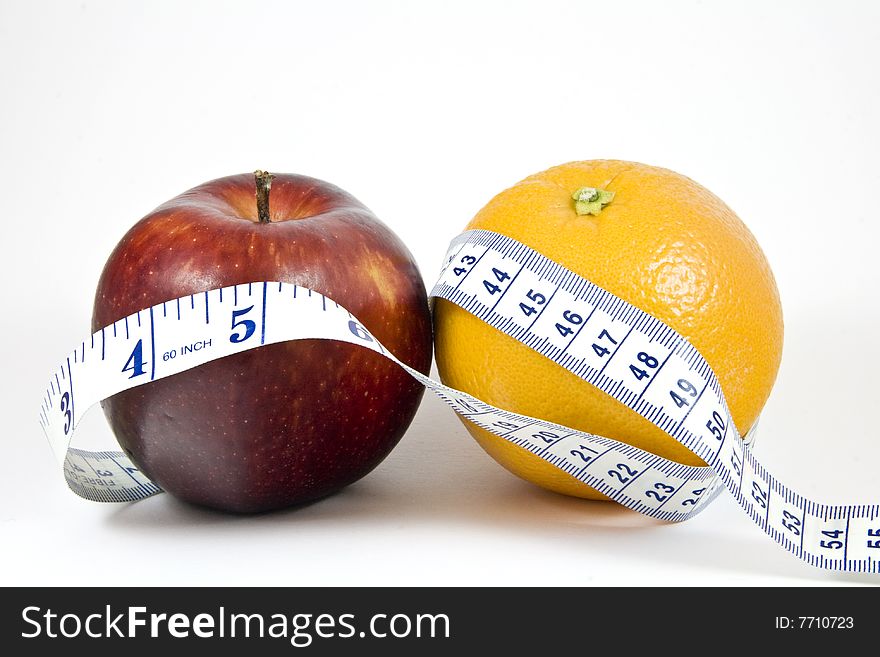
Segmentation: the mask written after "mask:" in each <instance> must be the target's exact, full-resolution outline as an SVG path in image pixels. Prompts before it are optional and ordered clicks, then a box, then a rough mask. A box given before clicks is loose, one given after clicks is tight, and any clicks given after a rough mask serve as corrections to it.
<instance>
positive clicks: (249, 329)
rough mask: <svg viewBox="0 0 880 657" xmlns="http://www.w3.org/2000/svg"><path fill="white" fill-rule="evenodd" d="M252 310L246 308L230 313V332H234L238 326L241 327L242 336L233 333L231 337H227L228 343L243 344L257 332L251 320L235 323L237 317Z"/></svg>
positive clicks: (251, 307) (250, 307)
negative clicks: (242, 328)
mask: <svg viewBox="0 0 880 657" xmlns="http://www.w3.org/2000/svg"><path fill="white" fill-rule="evenodd" d="M253 309H254V307H253V306H248V307H247V308H242V309H241V310H233V311H232V330H233V331H235V329H237V328H238V327H239V326H243V327H244V335H242V334H241V333H239V332H237V331H235V332H234V333H233V334H232V335H230V336H229V341H230V342H235V343H238V342H244V341H245V340H247V339H248V338H249V337H251V336H252V335H253V334H254V331H256V330H257V324H256V322H254V320H252V319H241V320H239V321H235V320H236V319H237V318H238V317H240V316H241V315H247V314H248V313H249V312H250V311H252V310H253Z"/></svg>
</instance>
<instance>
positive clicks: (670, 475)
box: [40, 230, 880, 573]
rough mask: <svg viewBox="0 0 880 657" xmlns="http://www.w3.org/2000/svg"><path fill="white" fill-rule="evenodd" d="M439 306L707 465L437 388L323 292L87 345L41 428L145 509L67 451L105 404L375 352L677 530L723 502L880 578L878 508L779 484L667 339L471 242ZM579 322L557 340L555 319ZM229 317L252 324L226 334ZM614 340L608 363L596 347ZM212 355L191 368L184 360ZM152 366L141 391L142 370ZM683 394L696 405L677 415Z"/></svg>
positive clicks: (137, 492) (472, 234)
mask: <svg viewBox="0 0 880 657" xmlns="http://www.w3.org/2000/svg"><path fill="white" fill-rule="evenodd" d="M444 262H445V265H444V267H443V270H442V271H441V273H440V277H439V279H438V281H437V283H436V285H435V286H434V289H433V290H432V292H431V295H432V296H435V297H442V298H444V299H447V300H449V301H451V302H452V303H455V304H457V305H459V306H461V307H462V308H464V309H465V310H467V311H468V312H470V313H472V314H474V315H475V316H477V317H479V318H480V319H481V320H483V321H485V322H487V323H488V324H490V325H491V326H493V327H495V328H496V329H498V330H499V331H502V332H504V333H506V334H507V335H510V336H511V337H513V338H515V339H517V340H519V341H521V342H523V343H524V344H526V345H528V346H529V347H531V348H532V349H535V350H536V351H538V352H539V353H541V354H543V355H544V356H546V357H547V358H550V359H551V360H553V361H554V362H556V363H557V364H558V365H559V366H560V367H564V368H565V369H567V370H569V371H571V372H573V373H575V374H576V375H578V376H580V377H581V378H583V379H585V380H586V381H589V382H590V383H592V384H593V385H595V386H597V387H598V388H600V389H602V390H603V391H605V392H606V393H608V394H609V395H611V396H612V397H614V398H615V399H617V400H619V401H620V402H622V403H624V404H626V405H627V406H628V407H629V408H631V409H632V410H634V411H635V412H637V413H639V414H640V415H642V416H643V417H645V418H647V419H648V420H650V421H651V422H653V423H654V424H656V425H657V426H658V427H660V428H661V429H663V430H664V431H666V432H667V433H668V434H670V435H671V436H673V437H674V438H675V439H676V440H678V441H679V442H681V443H682V444H683V445H684V446H685V447H687V448H688V449H690V450H691V451H692V452H694V453H695V454H697V455H698V456H700V457H701V458H702V459H703V460H704V461H705V462H706V463H708V464H709V465H708V467H706V466H704V467H693V466H686V465H682V464H680V463H675V462H673V461H669V460H667V459H664V458H661V457H659V456H657V455H655V454H651V453H649V452H645V451H643V450H641V449H638V448H636V447H632V446H630V445H626V444H624V443H620V442H618V441H616V440H612V439H609V438H604V437H601V436H595V435H591V434H587V433H583V432H580V431H575V430H573V429H570V428H567V427H563V426H560V425H557V424H554V423H552V422H546V421H544V420H541V419H538V418H532V417H527V416H523V415H519V414H517V413H512V412H510V411H506V410H503V409H499V408H495V407H494V406H491V405H489V404H486V403H485V402H483V401H481V400H479V399H476V398H475V397H472V396H471V395H468V394H466V393H464V392H460V391H458V390H454V389H452V388H449V387H448V386H445V385H443V384H441V383H438V382H437V381H434V380H432V379H430V378H428V377H426V376H424V375H423V374H421V373H420V372H418V371H416V370H414V369H412V368H411V367H409V366H407V365H406V364H405V363H402V362H400V361H399V360H397V358H395V357H394V355H393V354H391V353H389V352H388V350H387V349H385V348H384V347H383V346H382V345H381V344H380V343H379V341H378V340H376V338H375V337H374V336H373V335H371V334H370V332H369V331H368V330H367V329H366V328H364V326H363V325H362V324H361V323H360V322H359V321H358V320H357V318H356V317H354V316H353V315H352V314H351V313H349V312H348V311H347V310H346V309H345V308H343V307H342V306H340V305H339V304H337V303H336V302H334V301H333V300H332V299H329V298H327V297H325V296H323V295H321V294H319V293H318V292H314V291H312V290H309V289H306V288H302V287H298V286H295V285H291V284H287V283H278V282H256V283H250V284H243V285H236V286H233V287H226V288H218V289H214V290H208V291H206V292H203V293H199V294H195V295H192V296H187V297H183V298H180V299H174V300H171V301H167V302H165V303H161V304H158V305H155V306H153V307H151V308H146V309H144V310H141V311H139V312H137V313H135V314H133V315H130V316H128V317H126V318H124V319H121V320H119V321H117V322H116V323H114V324H113V325H111V326H107V327H105V328H103V329H101V330H100V331H98V332H97V333H95V334H93V335H92V336H91V337H90V338H88V339H87V340H85V341H83V342H82V344H81V345H80V346H79V347H78V348H77V349H75V350H74V351H73V352H72V353H71V354H70V356H68V357H67V359H66V360H65V361H64V362H63V363H62V364H61V366H60V367H59V368H58V369H57V370H56V372H55V373H54V374H53V376H52V377H51V379H50V382H49V388H48V389H47V390H46V395H45V397H44V399H43V402H42V404H41V406H40V424H41V426H42V428H43V430H44V432H45V433H46V436H47V437H48V439H49V443H50V445H51V446H52V449H53V451H54V452H55V455H56V457H57V458H58V459H59V461H60V462H61V463H62V464H63V468H64V476H65V479H66V480H67V483H68V485H69V486H70V488H71V489H72V490H73V491H74V492H75V493H77V494H78V495H80V496H82V497H84V498H86V499H89V500H95V501H102V502H123V501H131V500H138V499H142V498H145V497H149V496H150V495H154V494H156V493H159V492H161V489H160V488H159V487H158V486H157V485H156V484H154V483H153V482H151V481H150V480H149V479H147V478H146V477H145V476H144V475H143V474H142V473H141V472H140V471H139V470H138V469H137V468H136V467H135V466H134V465H133V464H132V462H131V461H130V460H129V459H128V457H126V456H125V454H123V453H122V452H118V451H103V452H93V451H84V450H81V449H75V448H74V447H72V442H71V439H72V438H73V433H74V429H75V428H76V426H77V424H78V422H79V420H80V418H81V417H82V414H83V413H84V412H85V411H86V410H87V409H88V408H89V407H91V406H93V405H94V404H95V403H97V402H99V401H101V400H102V399H105V398H107V397H109V396H111V395H114V394H116V393H118V392H121V391H123V390H127V389H128V388H133V387H135V386H138V385H141V384H143V383H148V382H150V381H153V380H155V379H160V378H163V377H166V376H171V375H172V374H176V373H178V372H182V371H184V370H187V369H190V368H192V367H196V366H198V365H201V364H202V363H205V362H208V361H210V360H214V359H217V358H222V357H224V356H228V355H230V354H233V353H237V352H241V351H246V350H248V349H253V348H255V347H259V346H260V345H264V344H271V343H276V342H285V341H287V340H299V339H304V338H321V339H327V340H340V341H343V342H349V343H352V344H356V345H360V346H362V347H364V348H366V349H372V350H373V351H376V352H378V353H380V354H382V355H383V356H385V357H387V358H389V359H391V360H392V361H394V362H395V363H397V364H398V365H399V366H400V367H402V368H403V369H405V370H406V371H407V372H409V373H410V374H411V375H412V376H413V377H414V378H416V379H417V380H418V381H419V382H421V383H422V384H423V385H425V386H426V387H428V388H430V389H431V390H433V391H434V392H435V393H436V394H437V395H438V396H439V397H440V398H441V399H443V400H444V401H445V402H446V403H447V404H449V406H451V407H452V409H453V410H454V411H455V412H456V413H458V414H459V415H461V416H462V417H464V418H466V419H467V420H469V421H471V422H473V423H475V424H477V425H478V426H480V427H482V428H484V429H486V430H488V431H491V432H492V433H495V434H497V435H499V436H501V437H502V438H505V439H506V440H509V441H510V442H512V443H514V444H516V445H519V446H520V447H523V448H525V449H527V450H529V451H530V452H532V453H534V454H536V455H538V456H540V457H541V458H543V459H545V460H547V461H549V462H550V463H552V464H553V465H555V466H556V467H558V468H561V469H562V470H564V471H565V472H567V473H569V474H571V475H572V476H574V477H576V478H577V479H579V480H580V481H582V482H584V483H586V484H588V485H590V486H592V487H593V488H595V489H597V490H599V491H601V492H602V493H604V494H605V495H607V496H608V497H610V498H611V499H613V500H615V501H616V502H619V503H620V504H623V505H624V506H627V507H629V508H630V509H634V510H636V511H639V512H641V513H643V514H645V515H648V516H651V517H654V518H658V519H661V520H668V521H674V522H675V521H682V520H687V519H688V518H690V517H692V516H694V515H696V514H697V513H699V512H700V511H701V510H702V509H703V508H705V506H706V505H707V504H708V503H709V502H710V501H711V500H712V499H714V498H715V496H716V495H717V494H718V493H719V492H720V491H721V490H722V488H726V489H727V490H728V492H729V493H730V494H731V495H733V496H734V498H736V500H737V502H738V503H739V504H740V506H741V507H742V508H743V509H744V510H745V512H746V513H747V514H748V515H749V517H751V518H752V520H753V521H754V522H755V524H757V525H758V526H759V527H760V528H761V529H762V530H764V532H765V533H766V534H768V535H769V536H770V537H771V538H773V540H775V541H776V542H777V543H778V544H779V545H781V546H782V547H784V548H785V549H786V550H788V551H789V552H792V553H793V554H795V555H796V556H798V557H799V558H801V559H802V560H804V561H806V562H807V563H810V564H812V565H814V566H817V567H820V568H827V569H834V570H846V571H854V572H873V573H877V572H880V505H876V504H875V505H867V504H864V505H852V506H840V505H828V504H821V503H818V502H814V501H812V500H808V499H806V498H805V497H803V496H802V495H799V494H798V493H796V492H794V491H793V490H792V489H790V488H789V487H787V486H785V485H783V484H782V483H781V482H780V481H779V480H777V479H776V478H775V477H773V476H772V475H771V474H770V473H769V472H768V471H767V470H766V469H765V468H764V467H763V466H762V465H761V464H760V463H759V462H758V461H757V460H756V459H755V457H754V455H753V453H752V451H751V449H750V447H749V445H748V444H747V443H746V442H744V441H743V439H742V438H741V437H740V435H739V433H738V432H737V429H736V427H735V426H734V424H733V422H732V420H731V415H730V411H729V410H728V408H727V404H726V403H725V401H724V394H723V392H722V391H721V388H720V386H719V384H718V381H717V379H716V378H715V375H714V374H713V372H712V370H711V368H710V367H709V364H708V363H707V362H706V361H705V360H704V359H703V357H702V356H701V355H700V354H699V352H697V350H696V349H695V348H694V347H693V346H692V345H691V344H690V343H689V342H688V341H687V340H685V338H683V337H682V336H681V335H679V334H678V333H676V332H675V331H674V330H673V329H671V328H670V327H669V326H666V325H665V324H664V323H662V322H661V321H659V320H658V319H656V318H654V317H652V316H650V315H648V314H646V313H644V312H642V311H641V310H639V309H638V308H636V307H634V306H632V305H630V304H629V303H627V302H625V301H623V300H622V299H620V298H618V297H616V296H614V295H613V294H611V293H610V292H607V291H605V290H603V289H602V288H600V287H598V286H596V285H594V284H593V283H591V282H589V281H587V280H585V279H584V278H581V277H580V276H578V275H576V274H575V273H573V272H571V271H570V270H568V269H566V268H564V267H563V266H561V265H559V264H557V263H555V262H553V261H552V260H549V259H548V258H546V257H544V256H542V255H541V254H539V253H537V252H536V251H534V250H532V249H530V248H529V247H527V246H525V245H524V244H521V243H520V242H517V241H516V240H513V239H510V238H508V237H505V236H503V235H499V234H497V233H492V232H489V231H483V230H476V231H468V232H466V233H463V234H462V235H460V236H459V237H457V238H456V239H454V240H453V241H452V243H451V244H450V246H449V250H448V252H447V254H446V258H445V260H444ZM493 268H494V269H498V270H500V271H504V272H506V273H508V274H509V277H508V278H505V280H504V282H501V283H499V287H500V289H497V290H495V291H494V292H493V291H490V290H488V288H487V287H486V286H484V285H482V281H483V280H484V279H486V278H487V277H488V274H490V273H491V271H492V269H493ZM538 285H541V286H542V289H547V290H548V293H547V295H546V299H547V300H546V303H545V304H544V305H543V306H542V309H541V311H540V312H539V313H537V314H536V316H535V317H529V318H525V317H522V316H521V315H522V314H521V313H519V314H518V313H515V312H513V308H515V307H516V303H517V300H518V296H517V295H518V294H519V295H520V296H522V294H524V293H525V292H524V291H526V290H529V289H537V286H538ZM575 316H577V318H578V319H580V320H581V321H580V322H578V323H572V327H571V328H572V330H571V331H570V332H566V334H565V335H562V333H563V332H561V331H557V330H555V328H554V327H555V323H556V322H557V321H559V318H560V317H568V318H573V317H575ZM230 317H234V318H236V319H237V320H238V321H239V322H243V321H244V320H247V321H248V326H249V327H250V326H253V330H251V331H248V332H247V333H246V334H245V337H242V335H241V334H240V333H238V332H235V333H234V335H233V334H231V332H230V329H229V326H230V322H229V319H230ZM612 323H613V325H614V326H616V327H623V331H619V330H618V331H617V332H616V336H617V341H616V343H614V344H613V345H612V347H613V349H612V350H611V351H609V352H608V353H607V354H605V355H604V356H599V355H598V354H597V353H596V352H594V351H593V350H592V349H591V348H590V345H591V344H592V342H593V340H594V338H595V337H596V336H597V335H599V334H600V333H601V332H602V331H603V330H604V329H606V328H610V327H611V326H612ZM196 343H198V344H199V345H201V348H200V349H198V350H191V351H190V352H189V353H186V354H182V353H181V354H178V353H176V352H175V355H174V357H169V356H170V354H171V353H172V350H174V349H175V348H176V347H177V346H178V345H180V344H196ZM640 354H649V356H648V357H649V358H650V359H651V370H652V371H651V376H650V377H645V378H641V379H639V380H634V377H632V376H626V375H625V373H626V372H628V370H629V368H628V366H629V365H630V364H631V363H632V362H635V361H634V360H633V359H635V358H637V356H638V355H640ZM132 359H134V361H135V362H137V363H139V364H141V365H140V366H139V368H138V372H137V375H136V376H135V375H132V367H131V363H132V362H133V361H132ZM670 391H672V392H674V393H675V396H677V397H678V398H679V399H680V400H682V401H684V402H685V403H678V402H676V400H675V397H674V396H673V395H671V394H670Z"/></svg>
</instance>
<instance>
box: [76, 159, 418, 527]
mask: <svg viewBox="0 0 880 657" xmlns="http://www.w3.org/2000/svg"><path fill="white" fill-rule="evenodd" d="M255 192H256V183H255V179H254V176H253V175H251V174H243V175H236V176H229V177H226V178H220V179H217V180H213V181H210V182H207V183H205V184H203V185H200V186H198V187H195V188H194V189H191V190H189V191H187V192H184V193H183V194H181V195H180V196H178V197H176V198H174V199H172V200H170V201H168V202H167V203H164V204H163V205H161V206H159V207H158V208H157V209H155V210H154V211H153V212H151V213H150V214H148V215H147V216H146V217H144V218H143V219H141V220H140V221H139V222H138V223H137V224H136V225H135V226H133V227H132V228H131V230H129V231H128V233H127V234H126V235H125V236H124V237H123V238H122V240H121V241H120V242H119V244H118V245H117V246H116V248H115V250H114V251H113V253H112V254H111V255H110V258H109V260H108V261H107V264H106V265H105V267H104V270H103V273H102V274H101V278H100V281H99V283H98V288H97V292H96V295H95V305H94V312H93V316H92V328H93V330H98V329H100V328H101V327H103V326H106V325H108V324H111V323H112V322H114V321H116V320H118V319H121V318H122V317H125V316H127V315H129V314H131V313H133V312H136V311H138V310H141V309H143V308H146V307H148V306H151V305H154V304H157V303H161V302H163V301H167V300H169V299H174V298H177V297H180V296H184V295H188V294H192V293H195V292H203V291H205V290H208V289H212V288H216V287H221V286H227V285H236V284H240V283H250V282H255V281H263V280H265V281H283V282H286V283H294V284H298V285H301V286H305V287H309V288H311V289H313V290H316V291H318V292H321V293H323V294H325V295H327V296H328V297H330V298H332V299H333V300H335V301H337V302H338V303H340V304H341V305H343V306H345V307H346V308H347V309H348V310H349V311H351V312H352V313H353V314H354V315H355V316H356V317H357V318H358V319H359V320H360V321H361V322H362V323H363V324H364V326H366V327H367V328H368V329H369V330H370V332H371V333H373V335H375V336H376V337H377V338H378V339H379V340H380V341H381V342H382V343H383V344H384V345H385V346H386V347H388V349H390V350H391V352H392V353H394V354H395V355H396V356H397V357H398V358H400V359H401V360H402V361H404V362H405V363H407V364H408V365H410V366H412V367H414V368H415V369H417V370H419V371H421V372H424V373H427V372H428V370H429V369H430V366H431V356H432V345H433V340H432V333H431V330H432V329H431V317H430V311H429V306H428V300H427V295H426V292H425V285H424V282H423V281H422V278H421V275H420V274H419V271H418V268H417V266H416V264H415V262H414V261H413V258H412V255H411V254H410V253H409V251H408V250H407V248H406V247H405V246H404V245H403V243H402V242H401V241H400V240H399V239H398V238H397V237H396V236H395V235H394V233H392V232H391V230H389V229H388V228H387V227H386V226H385V225H384V224H383V223H382V222H381V221H379V220H378V219H377V218H376V217H375V216H374V215H373V214H372V213H371V212H370V211H369V210H368V209H367V208H366V207H365V206H364V205H362V204H361V203H360V202H359V201H358V200H357V199H355V198H354V197H353V196H351V195H350V194H348V193H346V192H345V191H343V190H341V189H339V188H338V187H336V186H334V185H332V184H330V183H327V182H324V181H321V180H317V179H314V178H309V177H306V176H300V175H292V174H279V175H276V176H275V178H274V180H273V181H272V188H271V195H270V201H269V209H270V217H271V221H270V222H269V223H261V222H259V221H258V216H257V203H256V200H255ZM230 324H231V319H230ZM423 392H424V388H423V387H422V386H421V384H419V383H417V382H416V381H415V380H414V379H412V377H410V376H409V374H407V373H406V372H404V371H403V370H402V369H401V368H399V367H398V366H397V365H395V364H394V363H392V362H391V361H389V360H388V359H386V358H385V357H383V356H381V355H379V354H377V353H375V352H373V351H370V350H368V349H364V348H361V347H358V346H355V345H350V344H346V343H341V342H334V341H329V340H297V341H291V342H286V343H281V344H274V345H266V346H263V347H259V348H257V349H252V350H250V351H246V352H243V353H240V354H235V355H232V356H227V357H225V358H221V359H219V360H215V361H211V362H209V363H205V364H204V365H201V366H198V367H196V368H194V369H191V370H187V371H186V372H181V373H179V374H176V375H173V376H171V377H168V378H165V379H160V380H157V381H153V382H152V383H149V384H147V385H143V386H139V387H136V388H132V389H130V390H127V391H124V392H121V393H118V394H116V395H113V396H112V397H110V398H108V399H106V400H104V401H103V402H102V406H103V408H104V413H105V414H106V416H107V419H108V420H109V422H110V425H111V428H112V429H113V432H114V433H115V435H116V437H117V439H118V441H119V444H120V446H121V447H122V449H123V450H124V451H125V453H126V454H127V455H128V456H129V458H130V459H131V460H132V462H133V463H134V464H135V465H136V466H137V467H139V468H140V469H141V470H142V471H143V472H144V473H145V474H146V475H147V476H149V477H150V478H151V479H152V480H153V481H155V482H156V483H157V484H159V485H160V486H162V488H164V489H165V490H166V491H167V492H169V493H171V494H172V495H174V496H175V497H177V498H180V499H182V500H186V501H188V502H192V503H195V504H199V505H204V506H209V507H214V508H217V509H222V510H226V511H235V512H258V511H267V510H271V509H276V508H281V507H286V506H290V505H295V504H301V503H304V502H309V501H312V500H316V499H318V498H321V497H324V496H326V495H329V494H331V493H333V492H335V491H337V490H339V489H340V488H342V487H344V486H346V485H348V484H350V483H352V482H354V481H356V480H357V479H360V478H361V477H363V476H364V475H365V474H367V473H368V472H369V471H370V470H372V469H373V468H374V467H375V466H376V465H378V464H379V463H380V462H381V461H382V459H384V458H385V456H387V455H388V453H389V452H390V451H391V449H392V448H393V447H394V446H395V445H396V444H397V442H398V441H399V440H400V438H401V436H403V434H404V432H405V431H406V429H407V427H408V426H409V424H410V422H411V420H412V418H413V416H414V415H415V412H416V409H417V408H418V405H419V402H420V401H421V398H422V394H423Z"/></svg>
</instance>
